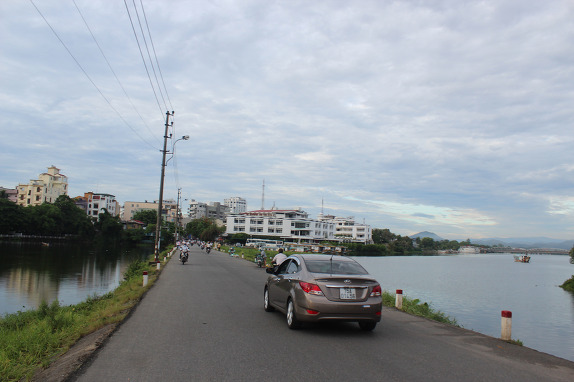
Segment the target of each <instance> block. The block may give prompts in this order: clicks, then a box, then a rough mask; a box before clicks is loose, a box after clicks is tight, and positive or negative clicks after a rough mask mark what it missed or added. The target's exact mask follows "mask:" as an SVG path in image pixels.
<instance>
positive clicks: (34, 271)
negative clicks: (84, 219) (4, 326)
mask: <svg viewBox="0 0 574 382" xmlns="http://www.w3.org/2000/svg"><path fill="white" fill-rule="evenodd" d="M151 253H153V246H151V247H130V248H129V249H121V248H118V247H105V246H93V247H89V246H86V245H83V244H82V245H70V244H66V245H62V244H60V245H58V244H52V245H51V246H49V247H43V246H42V245H41V244H39V243H6V242H4V243H0V259H1V261H2V265H1V267H0V315H4V314H6V313H13V312H16V311H18V310H27V309H31V308H36V307H37V306H38V305H39V304H40V303H41V302H42V301H47V302H52V301H54V300H58V301H60V304H61V305H70V304H76V303H79V302H81V301H84V300H85V299H86V298H87V297H89V296H93V295H94V294H96V295H102V294H105V293H107V292H109V291H111V290H113V289H115V288H116V287H117V286H118V285H119V283H120V282H121V281H122V275H123V272H124V271H125V269H126V268H127V266H128V265H129V264H130V263H131V262H132V261H134V260H137V259H144V258H146V257H147V256H148V255H149V254H151Z"/></svg>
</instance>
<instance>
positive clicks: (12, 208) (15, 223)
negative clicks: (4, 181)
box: [0, 190, 25, 233]
mask: <svg viewBox="0 0 574 382" xmlns="http://www.w3.org/2000/svg"><path fill="white" fill-rule="evenodd" d="M2 192H5V191H4V190H2ZM24 223H25V219H24V207H22V206H19V205H17V204H16V203H14V202H12V201H10V200H8V199H7V198H2V197H0V233H10V232H22V229H23V228H24Z"/></svg>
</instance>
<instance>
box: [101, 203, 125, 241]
mask: <svg viewBox="0 0 574 382" xmlns="http://www.w3.org/2000/svg"><path fill="white" fill-rule="evenodd" d="M94 227H95V228H96V230H98V232H99V233H100V235H102V236H105V237H109V238H113V239H116V238H119V237H120V236H121V234H122V231H123V228H124V226H123V224H122V222H121V221H120V218H119V216H112V215H111V214H110V213H109V212H108V210H106V209H104V211H103V212H101V213H100V214H99V215H98V221H97V222H96V223H95V224H94Z"/></svg>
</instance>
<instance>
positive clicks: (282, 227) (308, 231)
mask: <svg viewBox="0 0 574 382" xmlns="http://www.w3.org/2000/svg"><path fill="white" fill-rule="evenodd" d="M226 233H227V234H229V235H232V234H235V233H246V234H248V235H260V236H277V237H278V238H281V239H283V240H294V241H298V242H304V243H313V242H317V241H323V240H335V224H333V223H330V222H321V221H318V220H313V219H311V218H309V215H308V214H307V213H306V212H305V211H302V210H300V209H298V210H276V209H271V210H257V211H249V212H244V213H241V214H232V215H228V216H227V230H226Z"/></svg>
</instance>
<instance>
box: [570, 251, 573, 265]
mask: <svg viewBox="0 0 574 382" xmlns="http://www.w3.org/2000/svg"><path fill="white" fill-rule="evenodd" d="M570 262H571V263H572V264H574V247H572V249H571V250H570Z"/></svg>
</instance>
